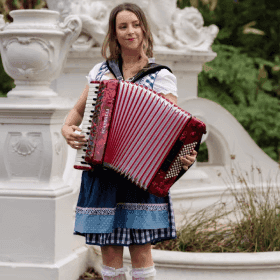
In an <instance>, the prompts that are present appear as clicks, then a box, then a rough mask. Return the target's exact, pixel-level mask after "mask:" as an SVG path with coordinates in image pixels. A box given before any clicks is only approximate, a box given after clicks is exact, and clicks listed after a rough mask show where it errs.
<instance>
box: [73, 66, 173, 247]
mask: <svg viewBox="0 0 280 280" xmlns="http://www.w3.org/2000/svg"><path fill="white" fill-rule="evenodd" d="M107 71H108V67H107V64H106V62H104V63H103V64H102V65H101V67H100V69H99V71H98V73H97V75H96V78H95V80H97V81H101V80H102V77H103V75H104V74H105V73H106V72H107ZM158 72H159V71H157V72H155V73H152V74H149V75H147V76H145V77H143V78H142V79H141V80H138V81H137V82H135V83H136V84H138V85H143V86H146V87H148V88H150V89H153V85H154V81H155V79H156V77H157V74H158ZM73 234H74V235H82V236H85V241H86V244H89V245H99V246H105V245H120V246H129V245H132V244H146V243H151V244H152V245H155V244H156V243H157V242H160V241H163V240H169V239H176V238H177V234H176V226H175V218H174V211H173V206H172V201H171V197H170V194H169V193H168V196H166V197H156V196H154V195H152V194H150V193H148V192H147V191H144V190H142V189H140V188H139V187H137V186H135V185H133V184H132V183H130V182H129V181H128V180H126V179H124V178H121V177H120V175H118V174H116V173H115V172H114V171H112V170H109V169H106V168H102V167H98V168H96V169H95V170H94V171H84V172H83V174H82V182H81V188H80V193H79V198H78V202H77V207H76V217H75V228H74V233H73Z"/></svg>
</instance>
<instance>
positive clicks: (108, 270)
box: [101, 265, 127, 280]
mask: <svg viewBox="0 0 280 280" xmlns="http://www.w3.org/2000/svg"><path fill="white" fill-rule="evenodd" d="M126 271H127V268H126V267H122V268H118V269H115V268H114V267H110V266H106V265H102V269H101V274H102V276H103V279H105V280H107V279H113V278H112V277H117V276H119V275H120V274H125V272H126Z"/></svg>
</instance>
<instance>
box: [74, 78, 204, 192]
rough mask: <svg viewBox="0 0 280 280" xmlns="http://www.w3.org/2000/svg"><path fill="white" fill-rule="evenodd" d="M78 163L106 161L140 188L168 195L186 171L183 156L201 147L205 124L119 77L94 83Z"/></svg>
mask: <svg viewBox="0 0 280 280" xmlns="http://www.w3.org/2000/svg"><path fill="white" fill-rule="evenodd" d="M83 123H85V124H84V125H83V127H82V133H84V134H85V135H88V136H87V138H88V144H87V148H85V149H81V150H78V152H77V157H76V162H75V165H74V167H75V168H77V169H84V170H91V169H94V166H95V165H103V166H104V167H106V168H109V169H112V170H115V171H116V172H117V173H119V174H121V175H123V176H124V177H126V178H127V179H128V180H129V181H131V182H132V183H134V184H136V185H137V186H138V187H140V188H142V189H144V190H146V191H148V192H150V193H152V194H154V195H156V196H159V197H164V196H167V195H168V191H169V189H170V188H171V186H172V185H173V184H174V183H175V182H176V181H177V179H178V178H179V177H181V176H182V174H183V173H185V170H184V169H183V168H182V165H181V161H180V157H181V156H185V155H186V154H190V153H191V152H192V151H193V150H194V149H196V150H198V147H199V144H200V142H201V138H202V135H203V134H204V133H206V126H205V124H204V123H203V122H202V121H200V120H198V119H197V118H195V117H193V116H192V115H191V114H190V113H188V112H186V111H184V110H182V109H181V108H179V107H178V106H177V105H175V104H173V103H172V102H170V101H169V100H167V99H166V98H164V97H163V96H161V95H160V94H158V93H156V92H154V91H152V90H149V89H147V88H144V87H143V86H139V85H136V84H133V83H129V82H125V81H121V82H119V81H117V80H108V81H102V82H100V84H99V83H98V82H92V83H91V85H90V91H89V95H88V100H87V105H86V110H85V115H84V120H83Z"/></svg>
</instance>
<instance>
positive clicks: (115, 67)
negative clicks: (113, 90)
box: [106, 60, 172, 83]
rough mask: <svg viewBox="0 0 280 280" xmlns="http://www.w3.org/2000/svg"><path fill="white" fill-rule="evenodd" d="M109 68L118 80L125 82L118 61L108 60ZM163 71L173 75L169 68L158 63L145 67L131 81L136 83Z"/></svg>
mask: <svg viewBox="0 0 280 280" xmlns="http://www.w3.org/2000/svg"><path fill="white" fill-rule="evenodd" d="M106 63H107V66H108V68H109V70H110V72H112V74H113V75H114V76H115V77H116V79H117V80H119V81H122V80H123V76H122V73H121V70H120V68H119V64H118V62H117V60H107V61H106ZM161 69H167V70H168V71H169V72H171V73H172V71H171V69H170V68H169V67H167V66H164V65H160V64H157V63H149V64H147V66H145V67H144V68H143V69H142V70H140V71H139V72H138V73H137V74H136V75H135V76H134V77H133V79H132V80H131V82H133V83H134V82H136V81H137V80H140V79H142V78H143V77H145V76H146V75H149V74H153V73H155V72H157V71H159V70H161Z"/></svg>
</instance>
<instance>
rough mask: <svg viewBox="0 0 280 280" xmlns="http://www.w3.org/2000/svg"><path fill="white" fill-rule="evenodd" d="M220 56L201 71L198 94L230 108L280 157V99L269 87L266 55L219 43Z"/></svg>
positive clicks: (259, 141)
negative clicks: (264, 56)
mask: <svg viewBox="0 0 280 280" xmlns="http://www.w3.org/2000/svg"><path fill="white" fill-rule="evenodd" d="M213 50H214V51H215V52H217V54H218V55H217V57H216V58H215V59H214V60H213V61H211V62H209V63H207V64H205V66H204V70H203V71H202V72H201V73H200V74H199V79H198V92H199V93H198V95H199V97H203V98H207V99H211V100H213V101H215V102H217V103H218V104H220V105H221V106H223V107H224V108H225V109H227V110H228V111H229V112H230V113H231V114H232V115H233V116H234V117H235V118H236V119H237V120H238V121H239V122H240V123H241V124H242V126H243V127H244V128H245V129H246V131H247V132H248V133H249V134H250V136H251V137H252V138H253V139H254V141H255V142H256V143H257V145H258V146H260V147H261V148H262V149H263V150H264V151H265V152H266V153H267V154H268V155H269V156H270V157H271V158H272V159H274V160H276V161H277V160H279V149H280V134H279V131H280V100H279V98H276V97H275V96H274V95H273V94H270V92H267V91H266V85H265V82H266V81H267V78H266V77H265V75H261V74H260V72H261V70H262V69H263V65H269V66H274V65H273V63H271V62H269V61H265V60H264V59H259V58H252V57H249V56H248V55H247V54H245V53H241V51H240V50H239V49H238V48H236V47H232V46H226V45H216V46H213Z"/></svg>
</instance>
